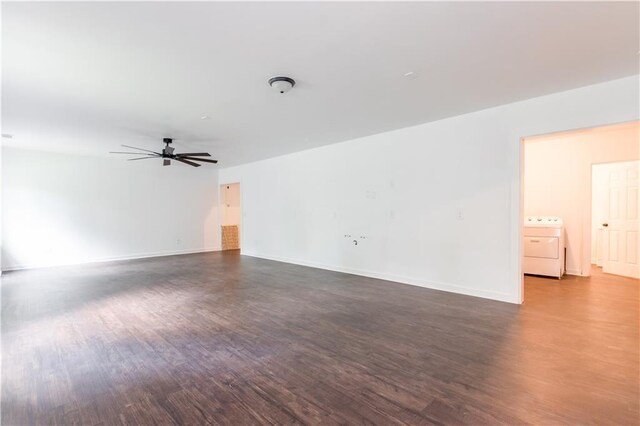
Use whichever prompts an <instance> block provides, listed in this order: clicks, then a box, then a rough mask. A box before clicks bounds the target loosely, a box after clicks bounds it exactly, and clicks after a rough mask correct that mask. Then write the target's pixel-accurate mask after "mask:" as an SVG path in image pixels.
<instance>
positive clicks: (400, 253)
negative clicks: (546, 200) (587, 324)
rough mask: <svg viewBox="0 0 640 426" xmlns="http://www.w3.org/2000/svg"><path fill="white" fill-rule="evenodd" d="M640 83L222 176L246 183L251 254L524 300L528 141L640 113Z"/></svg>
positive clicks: (592, 89) (611, 85) (562, 96)
mask: <svg viewBox="0 0 640 426" xmlns="http://www.w3.org/2000/svg"><path fill="white" fill-rule="evenodd" d="M638 90H639V85H638V76H634V77H629V78H625V79H621V80H616V81H611V82H607V83H603V84H599V85H594V86H589V87H585V88H581V89H577V90H572V91H568V92H562V93H558V94H554V95H550V96H545V97H541V98H536V99H531V100H528V101H524V102H518V103H515V104H510V105H506V106H502V107H497V108H492V109H488V110H484V111H480V112H476V113H472V114H466V115H462V116H458V117H453V118H449V119H445V120H441V121H437V122H432V123H427V124H423V125H419V126H414V127H410V128H405V129H400V130H396V131H392V132H387V133H382V134H378V135H373V136H368V137H364V138H359V139H355V140H351V141H347V142H343V143H340V144H335V145H330V146H326V147H322V148H317V149H313V150H308V151H303V152H299V153H295V154H290V155H286V156H282V157H278V158H273V159H269V160H264V161H260V162H256V163H251V164H246V165H243V166H238V167H233V168H229V169H223V170H221V171H220V175H219V178H220V183H227V182H241V185H242V212H243V213H242V214H243V226H244V229H243V232H244V236H243V248H242V252H243V254H248V255H252V256H258V257H264V258H271V259H276V260H281V261H286V262H292V263H299V264H304V265H311V266H317V267H321V268H326V269H333V270H339V271H347V272H352V273H357V274H361V275H367V276H373V277H380V278H387V279H390V280H394V281H399V282H405V283H410V284H416V285H422V286H426V287H432V288H439V289H443V290H448V291H454V292H459V293H465V294H471V295H476V296H482V297H487V298H493V299H498V300H504V301H510V302H515V303H519V302H521V301H522V274H521V251H520V247H521V243H522V241H521V227H522V217H523V216H522V212H521V202H522V200H521V185H520V182H521V168H520V163H521V160H522V152H521V143H520V139H521V138H522V137H524V136H531V135H536V134H544V133H552V132H557V131H562V130H567V129H576V128H585V127H592V126H598V125H604V124H609V123H616V122H624V121H630V120H637V119H638V117H639V115H640V114H639V107H638V100H639V99H638ZM432 101H433V102H437V99H433V100H432ZM319 119H321V117H319ZM460 214H461V218H460V216H459V215H460ZM345 234H349V235H352V236H353V237H352V238H345V237H344V235H345ZM360 236H365V237H366V239H359V237H360ZM353 239H358V245H357V246H355V245H354V244H353V242H352V240H353Z"/></svg>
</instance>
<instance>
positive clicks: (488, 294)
mask: <svg viewBox="0 0 640 426" xmlns="http://www.w3.org/2000/svg"><path fill="white" fill-rule="evenodd" d="M241 254H242V255H245V256H251V257H257V258H260V259H266V260H274V261H276V262H284V263H292V264H294V265H301V266H308V267H311V268H318V269H325V270H328V271H334V272H342V273H345V274H352V275H360V276H363V277H369V278H376V279H380V280H386V281H394V282H397V283H400V284H409V285H414V286H417V287H424V288H430V289H433V290H440V291H446V292H449V293H457V294H464V295H467V296H474V297H482V298H484V299H491V300H498V301H500V302H508V303H516V304H517V303H519V302H517V301H515V300H514V298H513V297H512V296H511V295H509V294H505V293H498V292H493V291H485V290H478V289H475V288H469V287H463V286H458V285H454V284H447V283H440V282H435V281H426V280H421V279H418V278H413V277H407V276H402V275H395V274H387V273H382V272H375V271H367V270H363V269H354V268H345V267H342V266H335V265H327V264H323V263H317V262H309V261H304V260H299V259H292V258H287V257H280V256H268V255H262V254H258V253H251V252H247V251H241Z"/></svg>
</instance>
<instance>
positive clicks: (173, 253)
mask: <svg viewBox="0 0 640 426" xmlns="http://www.w3.org/2000/svg"><path fill="white" fill-rule="evenodd" d="M220 250H221V247H209V248H202V249H188V250H174V251H159V252H152V253H137V254H130V255H126V256H112V257H104V258H98V259H91V260H85V261H81V262H67V263H56V264H49V263H47V264H27V265H12V266H8V267H5V268H3V269H2V271H1V272H8V271H21V270H25V269H40V268H52V267H56V266H73V265H88V264H91V263H105V262H117V261H119V260H135V259H146V258H150V257H164V256H176V255H181V254H194V253H207V252H212V251H220ZM1 272H0V273H1Z"/></svg>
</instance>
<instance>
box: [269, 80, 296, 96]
mask: <svg viewBox="0 0 640 426" xmlns="http://www.w3.org/2000/svg"><path fill="white" fill-rule="evenodd" d="M295 85H296V81H295V80H294V79H292V78H289V77H282V76H279V77H271V78H270V79H269V86H271V87H273V88H274V89H275V90H277V91H278V93H287V92H288V91H289V90H291V89H293V86H295Z"/></svg>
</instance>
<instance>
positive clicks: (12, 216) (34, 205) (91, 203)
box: [2, 148, 219, 270]
mask: <svg viewBox="0 0 640 426" xmlns="http://www.w3.org/2000/svg"><path fill="white" fill-rule="evenodd" d="M217 194H218V182H217V171H216V169H215V168H210V167H207V166H206V165H205V166H203V167H200V168H198V169H194V168H191V167H187V166H184V167H182V165H177V164H174V165H172V166H170V167H162V166H161V162H160V161H159V160H158V161H154V160H142V161H135V162H128V161H125V159H124V158H123V157H122V156H119V157H116V156H115V155H114V156H113V157H108V158H104V157H86V156H74V155H66V154H55V153H46V152H41V151H27V150H21V149H13V148H4V149H3V152H2V206H3V211H2V235H3V247H2V249H3V250H2V266H3V268H4V269H5V270H6V269H15V268H25V267H38V266H48V265H60V264H73V263H83V262H91V261H101V260H109V259H120V258H129V257H142V256H153V255H163V254H173V253H185V252H193V251H203V250H212V249H218V248H219V231H218V219H217V216H216V214H217V208H218V204H217Z"/></svg>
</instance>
